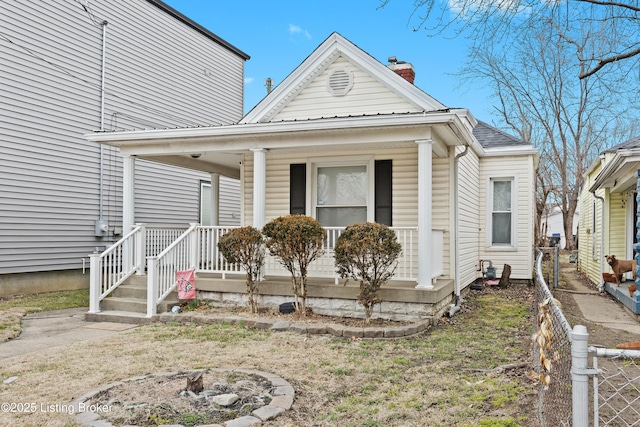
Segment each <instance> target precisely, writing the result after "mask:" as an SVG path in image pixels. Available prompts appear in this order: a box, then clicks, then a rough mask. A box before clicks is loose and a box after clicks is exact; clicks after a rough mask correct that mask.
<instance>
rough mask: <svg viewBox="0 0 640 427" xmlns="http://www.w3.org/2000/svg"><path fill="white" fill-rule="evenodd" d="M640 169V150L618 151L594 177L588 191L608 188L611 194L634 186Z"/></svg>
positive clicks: (626, 149) (625, 149) (624, 149)
mask: <svg viewBox="0 0 640 427" xmlns="http://www.w3.org/2000/svg"><path fill="white" fill-rule="evenodd" d="M638 169H640V148H637V147H634V148H623V149H619V150H618V151H617V152H616V153H615V155H614V156H613V157H612V158H611V160H609V162H607V164H606V165H605V166H604V168H602V170H601V171H600V173H599V174H598V176H597V177H596V179H595V181H594V182H593V185H591V187H590V188H589V191H591V192H594V191H596V190H599V189H602V188H609V189H610V191H611V192H612V193H620V192H623V191H626V190H627V189H628V188H629V187H631V186H635V185H636V183H637V180H638Z"/></svg>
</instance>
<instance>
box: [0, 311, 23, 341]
mask: <svg viewBox="0 0 640 427" xmlns="http://www.w3.org/2000/svg"><path fill="white" fill-rule="evenodd" d="M27 310H28V309H26V308H19V307H16V308H9V309H6V310H0V343H3V342H5V341H9V340H12V339H14V338H16V337H17V336H18V335H20V332H21V331H22V329H21V327H20V322H21V320H22V317H24V315H25V313H26V312H27Z"/></svg>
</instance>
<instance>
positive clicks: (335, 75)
mask: <svg viewBox="0 0 640 427" xmlns="http://www.w3.org/2000/svg"><path fill="white" fill-rule="evenodd" d="M413 76H414V70H413V67H412V66H411V65H410V64H406V63H402V62H394V63H391V64H390V65H389V66H385V65H384V64H382V63H380V62H379V61H377V60H376V59H374V58H373V57H371V56H370V55H369V54H367V53H366V52H364V51H362V50H361V49H360V48H358V47H357V46H355V45H354V44H353V43H351V42H350V41H348V40H346V39H345V38H343V37H342V36H341V35H339V34H337V33H333V34H331V35H330V36H329V37H328V38H327V39H326V40H325V41H324V42H323V43H322V44H321V45H320V46H319V47H318V48H317V49H316V50H315V51H314V52H313V53H311V55H309V57H307V58H306V59H305V61H304V62H303V63H302V64H300V66H298V67H297V68H296V69H295V70H294V71H293V72H292V73H291V74H290V75H289V76H288V77H287V78H286V79H285V80H284V81H283V82H282V83H281V84H280V85H278V86H277V87H276V88H275V89H274V90H273V91H272V92H271V93H270V94H269V95H268V96H267V97H266V98H265V99H264V100H263V101H261V102H260V103H259V104H258V105H257V106H256V107H255V108H253V110H251V111H250V112H249V113H248V114H247V115H246V116H245V117H244V118H243V119H242V120H241V121H240V122H239V123H238V124H235V125H230V126H227V125H219V126H211V127H205V128H193V127H192V128H188V127H185V128H180V129H159V130H137V131H124V132H111V131H105V132H98V133H93V134H89V135H87V138H88V139H89V140H90V141H92V142H96V143H104V144H108V145H111V146H115V147H118V148H120V150H122V152H123V153H124V154H126V155H131V156H133V155H135V156H137V158H143V159H144V158H152V159H154V160H162V161H165V162H171V161H180V162H181V164H183V165H185V166H187V167H188V165H189V161H190V160H189V156H188V155H186V154H187V153H193V152H197V153H199V154H200V156H201V157H200V159H204V160H205V161H210V162H212V163H215V164H217V165H218V167H219V168H220V170H224V169H225V168H227V170H228V173H230V174H233V173H236V174H239V175H240V176H241V191H242V194H243V197H242V214H241V222H242V224H245V225H253V226H255V227H258V228H260V227H262V226H263V225H264V224H265V223H266V222H268V221H269V220H271V219H273V218H276V217H278V216H281V215H286V214H289V213H303V214H307V215H310V216H312V217H314V218H316V219H318V220H319V221H320V222H321V223H322V224H323V225H324V226H325V227H327V228H328V230H330V232H333V231H331V230H339V228H340V227H344V226H346V225H349V224H350V223H353V222H356V221H377V222H380V223H384V224H387V225H389V226H391V227H393V228H394V229H396V230H398V235H399V236H401V237H402V238H401V244H402V245H403V251H404V252H403V258H402V260H401V265H400V266H399V268H398V270H397V271H396V276H395V279H397V280H400V281H404V283H406V284H407V285H408V286H409V287H410V289H411V292H408V293H407V294H406V295H405V297H403V298H404V299H402V298H401V299H399V300H398V301H400V300H402V301H403V302H407V301H406V299H408V298H411V300H410V301H409V302H412V303H416V304H428V305H430V306H431V311H430V313H436V314H437V313H440V312H442V310H443V309H444V308H445V307H447V305H448V304H449V303H450V302H451V301H453V300H454V298H455V296H457V295H459V294H460V292H461V290H463V289H464V288H465V287H467V286H469V285H470V284H472V283H473V282H474V281H475V280H476V279H478V278H479V277H480V276H481V273H480V264H481V263H482V262H483V261H491V262H492V263H493V265H494V266H496V267H497V273H498V275H500V274H501V272H502V267H503V265H504V264H509V265H510V266H511V267H512V273H511V278H512V279H524V280H529V279H531V277H532V265H533V260H534V255H533V246H534V237H533V236H534V233H533V231H534V212H535V209H534V207H535V204H534V176H535V168H536V165H537V159H538V152H537V150H536V149H535V148H533V147H532V146H531V145H530V144H528V143H525V142H523V141H521V140H518V139H517V138H514V137H512V136H510V135H507V134H505V133H503V132H501V131H499V130H497V129H495V128H492V127H491V126H489V125H487V124H485V123H482V122H478V121H477V120H476V119H475V118H474V117H473V116H472V114H471V113H470V112H469V111H468V110H466V109H463V108H455V109H454V108H448V107H446V106H445V105H443V104H441V103H440V102H438V101H437V100H435V99H433V98H432V97H430V96H429V95H427V94H426V93H425V92H423V91H422V90H421V89H419V88H417V87H416V86H414V85H413V84H412V82H413ZM126 179H127V178H126V177H125V180H126ZM124 185H125V187H124V193H125V196H126V194H127V193H128V191H130V190H131V189H132V188H133V187H134V185H136V182H134V181H133V180H132V179H131V180H128V181H125V183H124ZM194 233H199V232H198V231H197V230H194ZM195 236H196V234H194V237H195ZM197 236H204V234H202V233H200V234H197ZM195 238H196V239H199V238H200V237H195ZM328 244H329V247H328V248H327V249H328V250H327V254H328V255H327V256H329V257H330V253H331V247H330V246H331V245H332V239H329V243H328ZM212 246H213V245H212V244H211V242H209V243H207V242H205V241H202V242H201V243H200V247H207V248H211V247H212ZM192 254H193V256H194V257H196V258H197V259H196V258H194V260H193V261H191V262H190V265H192V266H193V268H196V270H197V271H198V272H200V273H203V274H204V273H206V272H207V271H210V272H213V273H216V272H217V273H224V272H225V270H224V269H220V268H211V269H209V268H205V267H203V266H204V265H208V264H209V261H210V260H209V259H208V258H207V257H213V258H214V260H215V259H217V257H218V255H217V254H216V253H215V251H213V252H206V253H205V252H203V251H196V252H193V253H192ZM198 257H199V258H198ZM205 258H207V259H205ZM154 268H155V267H154ZM167 268H169V265H168V264H167ZM270 268H271V267H267V271H266V275H267V278H268V279H272V280H277V276H278V274H281V273H279V272H278V271H277V270H270ZM139 271H142V269H139ZM314 274H315V275H318V276H319V277H331V276H332V275H335V273H334V267H333V263H332V261H331V259H327V260H324V261H323V264H319V265H318V266H317V268H315V269H314V271H313V272H312V273H310V275H314ZM154 275H155V273H154V274H153V275H151V276H149V277H150V279H149V280H153V276H154ZM169 277H171V276H170V275H169ZM223 280H224V276H223ZM285 283H286V282H285ZM149 286H154V287H155V286H157V285H156V284H152V283H150V285H149ZM198 286H199V289H205V290H206V287H207V286H208V285H206V283H205V282H204V281H200V282H199V285H198ZM203 286H204V288H203ZM211 286H212V288H211V289H209V290H213V285H211ZM215 286H219V285H215ZM243 286H244V285H242V286H241V287H240V288H239V291H240V292H242V289H244V288H243ZM170 287H171V284H170V283H169V284H168V285H162V284H161V285H159V288H161V289H163V291H168V290H169V288H170ZM414 288H415V289H414ZM226 289H227V290H226V291H222V292H229V287H228V286H227V288H226ZM324 289H325V290H324V291H323V292H325V294H324V295H325V296H326V297H328V298H331V297H332V296H331V295H333V297H336V298H337V295H338V294H339V293H342V292H344V291H341V290H340V288H324ZM274 292H275V291H274ZM326 293H329V296H327V294H326ZM94 309H95V310H98V307H97V304H95V305H94ZM392 309H393V308H391V310H392ZM383 310H384V308H383ZM152 312H155V308H151V309H150V310H149V313H152ZM425 313H426V312H425Z"/></svg>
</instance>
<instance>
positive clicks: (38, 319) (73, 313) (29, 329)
mask: <svg viewBox="0 0 640 427" xmlns="http://www.w3.org/2000/svg"><path fill="white" fill-rule="evenodd" d="M87 310H88V308H87V307H83V308H72V309H68V310H59V311H49V312H42V313H34V314H29V315H27V316H25V317H24V318H23V319H22V333H21V334H20V336H19V337H17V338H16V339H13V340H10V341H7V342H4V343H1V344H0V360H2V359H7V358H9V357H14V356H19V355H22V354H27V353H31V352H34V351H38V350H42V349H45V348H52V347H59V346H65V345H68V344H70V343H73V342H77V341H86V340H91V339H96V338H102V337H105V336H109V335H113V334H116V333H118V332H121V331H125V330H128V329H132V328H135V327H137V325H132V324H123V323H112V322H85V321H84V315H85V313H86V312H87Z"/></svg>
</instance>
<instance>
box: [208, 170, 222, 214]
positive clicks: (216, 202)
mask: <svg viewBox="0 0 640 427" xmlns="http://www.w3.org/2000/svg"><path fill="white" fill-rule="evenodd" d="M210 220H211V225H212V226H214V227H215V226H218V225H220V174H219V173H212V174H211V218H210Z"/></svg>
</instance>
